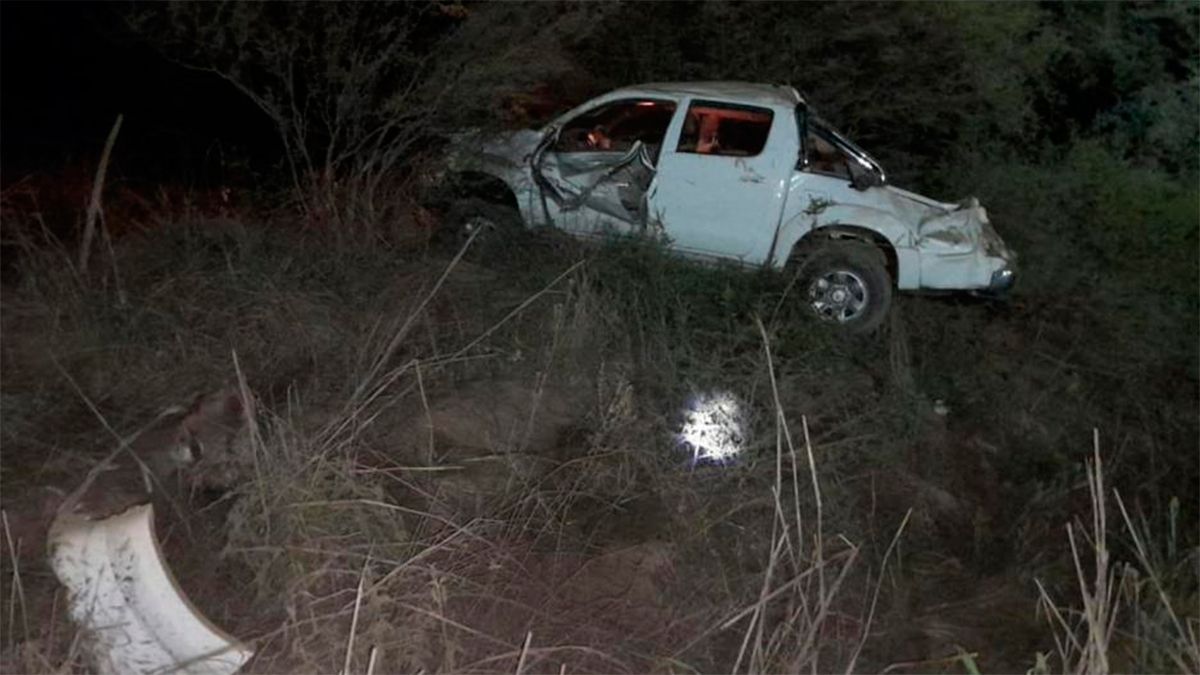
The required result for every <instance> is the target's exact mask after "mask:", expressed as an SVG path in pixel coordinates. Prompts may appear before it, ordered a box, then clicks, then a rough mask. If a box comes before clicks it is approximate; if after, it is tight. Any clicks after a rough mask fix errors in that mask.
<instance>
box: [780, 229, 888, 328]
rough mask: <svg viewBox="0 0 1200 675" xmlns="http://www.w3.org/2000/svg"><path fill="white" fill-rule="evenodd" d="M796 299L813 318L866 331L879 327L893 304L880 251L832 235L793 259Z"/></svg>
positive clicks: (885, 265) (885, 261) (864, 244)
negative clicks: (794, 262)
mask: <svg viewBox="0 0 1200 675" xmlns="http://www.w3.org/2000/svg"><path fill="white" fill-rule="evenodd" d="M794 269H795V273H796V286H795V289H796V291H797V292H798V294H799V296H800V298H801V301H802V302H804V303H805V305H806V307H807V309H808V310H809V311H811V312H812V313H813V314H814V315H815V316H816V317H817V318H819V319H821V320H823V321H829V322H831V323H837V324H839V325H841V326H842V327H844V328H845V329H846V330H849V331H852V332H855V333H865V332H868V331H872V330H874V329H876V328H878V327H879V325H880V324H881V323H882V322H883V319H884V317H886V316H887V312H888V309H889V308H890V307H891V304H892V279H891V276H889V275H888V271H887V260H886V258H884V256H883V252H882V251H880V250H879V249H878V248H876V247H875V246H872V245H871V244H868V243H866V242H862V241H855V240H848V239H840V240H838V239H835V240H829V241H825V242H821V243H820V244H817V245H816V246H814V247H812V248H810V249H809V250H808V251H806V252H805V254H804V255H803V257H801V258H800V259H799V260H798V261H797V262H796V264H795V268H794Z"/></svg>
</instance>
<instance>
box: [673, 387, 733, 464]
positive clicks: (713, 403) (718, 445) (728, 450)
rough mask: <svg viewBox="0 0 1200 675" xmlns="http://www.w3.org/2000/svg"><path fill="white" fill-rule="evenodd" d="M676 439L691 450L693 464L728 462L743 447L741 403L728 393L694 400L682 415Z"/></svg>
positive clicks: (697, 397)
mask: <svg viewBox="0 0 1200 675" xmlns="http://www.w3.org/2000/svg"><path fill="white" fill-rule="evenodd" d="M677 438H678V440H679V442H680V443H681V444H683V445H686V446H687V448H688V449H689V450H691V452H692V459H693V461H695V462H706V461H707V462H717V463H724V462H728V461H729V460H731V459H733V458H734V457H736V456H737V455H738V454H739V453H740V452H741V451H742V449H743V447H744V446H745V444H746V419H745V415H744V413H743V412H742V406H741V403H739V402H738V400H737V398H736V397H734V396H733V394H730V393H728V392H715V393H712V394H701V395H698V396H696V397H694V398H693V399H692V400H691V401H689V402H688V406H687V408H686V409H685V410H684V411H683V428H682V429H681V430H680V431H679V434H678V435H677Z"/></svg>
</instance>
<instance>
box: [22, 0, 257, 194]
mask: <svg viewBox="0 0 1200 675" xmlns="http://www.w3.org/2000/svg"><path fill="white" fill-rule="evenodd" d="M122 7H123V5H120V4H98V3H76V2H5V3H3V4H0V31H2V35H0V49H2V56H0V81H2V82H3V91H2V93H0V169H2V171H3V181H4V183H5V184H9V183H11V182H13V181H15V180H20V179H21V178H22V177H24V176H25V175H28V174H29V173H32V172H50V171H58V170H61V169H62V168H63V167H64V166H74V165H76V164H79V163H84V164H87V165H91V164H94V161H95V160H96V159H97V158H98V157H99V155H100V151H101V149H102V147H103V145H104V140H105V137H106V135H107V134H108V132H109V130H110V129H111V127H112V124H113V121H114V120H115V119H116V116H117V115H118V114H124V116H125V119H124V122H123V123H122V127H121V132H120V136H119V138H118V140H117V148H118V150H117V151H116V152H115V153H114V156H113V165H112V171H113V173H114V174H116V175H117V176H120V177H121V178H124V179H126V180H134V181H137V182H142V181H145V182H156V181H163V182H183V183H187V184H190V185H204V184H212V183H219V182H221V181H224V180H226V179H228V178H230V176H229V174H231V173H244V172H245V171H246V170H247V169H250V168H251V167H250V166H249V165H248V164H252V165H253V168H254V169H267V168H269V167H270V165H271V163H272V162H273V161H275V158H276V156H277V155H278V148H277V141H276V132H275V131H274V129H273V128H272V127H271V125H270V123H269V121H268V120H267V119H266V117H265V116H264V115H262V114H261V113H260V112H259V111H258V110H257V109H256V108H255V107H254V106H253V104H252V103H251V102H249V101H248V100H246V98H245V97H243V96H242V95H241V94H239V93H238V92H236V91H235V90H234V89H233V88H232V87H231V86H229V85H228V84H227V83H225V82H224V81H222V80H221V79H220V78H219V77H217V76H215V75H212V74H210V73H204V72H199V71H196V70H191V69H188V68H185V67H183V66H181V65H178V64H176V63H173V62H171V61H170V60H168V59H167V58H165V57H164V56H163V55H162V54H161V53H160V52H159V51H157V50H155V49H154V48H153V47H152V46H150V45H148V44H146V43H145V42H143V41H140V40H138V39H136V38H135V37H134V36H133V35H132V34H131V33H130V31H128V30H127V29H126V28H125V26H124V24H123V22H122V19H121V17H120V14H119V11H120V9H121V8H122ZM247 160H249V162H248V161H247Z"/></svg>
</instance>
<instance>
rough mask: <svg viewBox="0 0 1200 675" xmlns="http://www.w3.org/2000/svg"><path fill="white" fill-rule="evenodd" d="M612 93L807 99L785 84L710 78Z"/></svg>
mask: <svg viewBox="0 0 1200 675" xmlns="http://www.w3.org/2000/svg"><path fill="white" fill-rule="evenodd" d="M611 93H612V94H620V95H626V94H628V95H634V96H637V95H653V94H660V95H661V94H671V95H679V94H686V95H689V96H696V97H700V98H711V99H718V100H724V101H737V102H739V103H758V104H762V105H784V106H794V105H796V104H797V103H801V102H803V101H804V99H803V97H801V96H800V94H799V92H797V91H796V90H795V89H793V88H792V87H789V86H787V85H782V84H763V83H759V82H738V81H732V80H731V81H711V82H648V83H646V84H635V85H631V86H628V87H622V88H620V89H618V90H616V91H614V92H611Z"/></svg>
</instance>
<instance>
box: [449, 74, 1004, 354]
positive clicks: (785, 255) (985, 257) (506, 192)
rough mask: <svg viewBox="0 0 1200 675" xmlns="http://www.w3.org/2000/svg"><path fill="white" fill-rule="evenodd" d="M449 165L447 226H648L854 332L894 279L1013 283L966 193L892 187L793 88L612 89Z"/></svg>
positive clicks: (883, 305) (470, 150) (909, 286)
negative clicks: (784, 278)
mask: <svg viewBox="0 0 1200 675" xmlns="http://www.w3.org/2000/svg"><path fill="white" fill-rule="evenodd" d="M451 166H452V167H454V170H455V171H456V182H455V185H457V186H458V188H459V189H458V192H457V194H458V195H460V199H459V201H458V202H456V204H455V205H454V206H452V207H451V209H450V212H449V214H448V218H447V220H448V226H449V227H451V228H452V231H454V232H458V233H465V234H470V233H472V232H474V231H475V230H478V229H480V228H487V229H488V230H489V231H490V230H496V231H499V232H502V231H503V230H505V229H506V228H514V227H522V226H524V227H542V226H553V227H556V228H559V229H562V230H565V231H566V232H568V233H570V234H573V235H576V236H580V237H604V236H608V235H610V234H612V233H617V234H648V235H657V236H660V237H662V238H663V239H665V241H667V242H668V246H669V248H670V249H671V250H673V251H676V252H678V253H680V254H683V255H685V256H689V257H699V258H708V259H721V260H732V261H735V262H738V263H741V264H743V265H747V266H754V267H769V268H774V269H779V270H787V271H788V272H789V273H790V274H794V275H797V276H796V279H797V282H798V285H797V286H795V288H797V289H799V295H800V297H801V298H802V299H803V302H804V303H805V304H806V305H807V306H808V307H809V308H810V309H811V310H812V311H813V312H814V313H815V314H816V315H817V316H818V317H820V318H822V319H825V320H829V321H834V322H838V323H841V324H843V325H844V326H845V327H846V328H848V329H852V330H871V329H873V328H875V327H877V326H878V325H879V324H880V322H881V321H882V320H883V318H884V316H885V315H886V314H887V311H888V307H889V306H890V304H891V297H892V291H893V289H898V290H902V291H907V290H918V289H936V290H962V291H975V292H1001V291H1005V290H1007V289H1008V288H1010V287H1011V286H1012V284H1013V281H1014V275H1015V272H1014V262H1015V255H1014V254H1013V253H1011V252H1010V251H1009V249H1008V248H1007V247H1006V246H1005V244H1004V241H1003V240H1001V238H1000V237H999V235H997V234H996V231H995V230H994V229H993V228H992V226H991V224H990V223H989V222H988V217H987V212H986V211H985V210H984V209H983V207H981V206H980V205H979V203H978V201H977V200H975V199H974V198H971V199H967V200H964V201H961V202H959V203H956V204H952V203H945V202H939V201H936V200H933V199H929V198H927V197H922V196H921V195H917V194H914V193H912V192H907V191H905V190H901V189H899V188H896V187H892V186H891V185H889V184H888V182H887V179H886V177H885V175H884V172H883V169H882V168H881V167H880V166H879V163H878V162H876V161H875V160H874V159H873V158H872V157H871V156H870V155H868V154H867V153H866V152H865V151H863V150H862V149H861V148H859V147H858V146H857V145H855V144H854V143H853V142H851V141H850V140H848V139H847V138H845V137H844V136H842V135H841V134H839V133H838V132H837V131H835V130H834V129H833V127H831V126H830V125H828V124H827V123H826V122H825V121H823V120H822V119H821V118H820V117H818V116H816V115H815V114H813V113H812V111H811V110H810V109H809V107H808V105H807V104H806V103H805V101H804V99H803V98H802V97H801V96H800V94H799V92H797V91H796V90H795V89H793V88H791V87H784V86H774V85H766V84H753V83H745V82H684V83H664V84H644V85H639V86H633V87H627V88H623V89H618V90H616V91H613V92H610V93H608V94H605V95H603V96H600V97H598V98H595V99H592V100H591V101H588V102H587V103H584V104H583V105H580V106H578V107H576V108H574V109H572V110H570V111H568V112H567V113H565V114H563V115H562V116H560V117H558V118H557V119H555V120H554V121H553V122H551V123H550V124H549V125H547V126H546V127H545V128H543V129H540V130H524V131H518V132H514V133H511V134H508V135H505V136H503V137H500V138H495V137H493V138H490V139H483V140H478V141H477V142H474V143H472V142H466V141H462V142H460V144H459V146H458V148H457V150H456V151H455V152H454V153H452V161H451ZM483 234H484V232H480V233H479V235H477V236H481V235H483ZM488 236H497V235H495V234H491V233H490V232H489V233H488Z"/></svg>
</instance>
